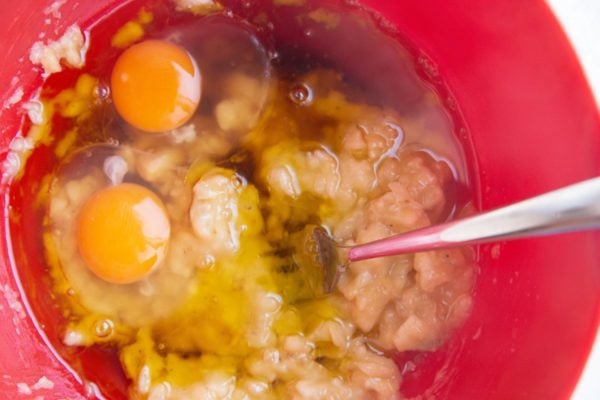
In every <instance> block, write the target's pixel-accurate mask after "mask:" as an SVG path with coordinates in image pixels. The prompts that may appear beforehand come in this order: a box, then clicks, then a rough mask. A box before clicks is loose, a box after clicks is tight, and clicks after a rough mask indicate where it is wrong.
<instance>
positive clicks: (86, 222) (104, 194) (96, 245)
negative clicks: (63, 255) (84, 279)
mask: <svg viewBox="0 0 600 400" xmlns="http://www.w3.org/2000/svg"><path fill="white" fill-rule="evenodd" d="M169 236H170V223H169V219H168V217H167V212H166V209H165V207H164V205H163V203H162V201H161V200H160V198H158V196H157V195H156V194H154V193H153V192H152V191H150V190H148V189H146V188H145V187H143V186H140V185H136V184H131V183H122V184H119V185H115V186H109V187H107V188H104V189H102V190H101V191H99V192H97V193H95V194H94V195H92V197H90V198H89V199H88V200H87V202H86V203H85V204H84V205H83V207H82V209H81V211H80V213H79V216H78V219H77V244H78V248H79V252H80V254H81V256H82V258H83V260H84V262H85V264H86V265H87V267H88V268H89V269H90V270H91V271H92V272H94V273H95V274H96V275H97V276H98V277H100V278H102V279H104V280H105V281H107V282H111V283H118V284H127V283H133V282H136V281H139V280H141V279H143V278H144V277H146V276H147V275H148V274H149V273H150V272H152V271H153V270H154V268H156V267H157V266H158V265H159V264H160V262H161V261H162V260H163V258H164V256H165V254H166V251H167V245H168V242H169Z"/></svg>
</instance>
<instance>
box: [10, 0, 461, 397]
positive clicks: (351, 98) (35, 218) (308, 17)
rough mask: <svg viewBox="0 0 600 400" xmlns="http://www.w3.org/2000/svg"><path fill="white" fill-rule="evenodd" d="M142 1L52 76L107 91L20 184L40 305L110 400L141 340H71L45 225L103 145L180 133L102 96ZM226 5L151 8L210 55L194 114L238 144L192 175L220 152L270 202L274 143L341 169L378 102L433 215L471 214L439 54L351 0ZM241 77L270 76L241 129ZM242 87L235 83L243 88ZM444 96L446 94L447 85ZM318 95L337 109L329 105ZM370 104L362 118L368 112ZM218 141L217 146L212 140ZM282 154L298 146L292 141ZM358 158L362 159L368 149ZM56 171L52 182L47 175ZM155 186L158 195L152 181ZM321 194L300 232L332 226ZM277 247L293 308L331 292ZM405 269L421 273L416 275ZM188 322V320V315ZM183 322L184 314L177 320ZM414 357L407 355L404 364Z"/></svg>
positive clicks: (59, 82) (64, 350)
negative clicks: (132, 121)
mask: <svg viewBox="0 0 600 400" xmlns="http://www.w3.org/2000/svg"><path fill="white" fill-rule="evenodd" d="M140 4H141V2H130V3H128V4H127V5H126V6H125V7H122V8H120V9H118V10H115V11H114V12H113V13H111V14H109V15H107V16H103V18H102V19H101V20H98V21H97V22H95V21H94V23H93V24H91V30H90V43H91V47H90V50H89V52H88V57H87V60H88V61H87V64H86V66H85V68H84V70H83V71H65V72H63V73H60V74H57V75H53V76H51V77H50V79H49V80H48V81H47V82H46V83H45V86H44V87H43V89H42V94H41V96H42V98H46V99H52V98H55V96H56V95H57V94H58V93H59V92H60V91H62V90H63V89H65V88H68V87H72V86H73V85H74V83H75V82H76V80H77V79H78V77H79V76H80V75H81V73H82V72H85V73H89V74H91V75H92V76H94V77H97V78H98V81H99V84H98V86H97V88H99V89H98V93H99V94H100V95H99V96H96V100H95V101H94V104H93V105H91V110H92V116H91V117H90V118H87V119H85V120H80V121H76V120H75V119H71V118H64V117H61V116H58V115H56V116H55V117H54V118H53V120H52V135H53V137H54V138H55V140H54V141H53V142H52V144H50V145H48V146H46V145H42V146H39V147H38V148H37V149H36V150H35V151H34V154H33V155H32V157H31V158H30V159H29V161H28V163H27V165H26V169H25V173H24V175H23V176H22V178H20V179H19V180H18V181H16V182H15V183H14V184H13V186H12V190H11V204H12V212H11V217H12V218H11V234H12V240H13V250H14V254H15V262H16V263H17V266H18V270H19V274H20V278H21V280H22V281H23V284H24V285H23V286H24V289H25V291H26V294H27V297H28V298H29V300H30V303H31V305H32V311H33V313H34V314H35V317H36V318H37V319H38V321H39V322H40V325H41V327H42V329H43V330H44V332H45V334H46V335H47V337H48V338H49V340H50V342H51V343H52V344H53V345H54V346H55V348H56V349H57V351H58V353H59V354H60V355H61V356H62V357H64V359H65V360H66V361H67V362H68V363H69V364H70V365H71V366H72V367H73V368H74V369H75V371H76V372H77V373H78V374H79V375H80V376H81V378H82V379H83V380H84V381H86V382H93V383H94V384H95V385H97V387H98V388H99V390H100V392H101V393H102V394H103V395H104V396H106V397H107V398H111V399H112V398H115V399H116V398H126V397H127V393H128V385H129V384H130V381H129V380H128V378H127V376H126V375H125V373H124V372H123V369H122V367H121V363H120V361H119V351H120V350H121V348H122V347H123V346H124V345H128V344H130V343H131V340H129V341H128V342H126V343H125V344H124V343H120V344H118V345H116V344H114V343H110V342H107V343H105V344H93V345H90V346H66V345H65V344H64V338H65V331H66V329H67V326H68V325H69V323H76V322H77V321H79V320H80V319H81V318H82V316H81V313H80V312H78V311H74V310H73V309H72V307H71V306H70V305H69V301H70V300H68V297H67V296H69V294H68V293H66V292H61V291H60V290H57V284H56V279H55V277H56V275H53V272H52V269H53V268H54V267H53V266H51V265H49V264H50V262H49V260H48V257H49V252H48V249H47V246H46V247H45V243H44V241H43V238H42V236H41V235H40V232H49V225H52V221H51V220H49V219H48V218H47V215H48V199H47V194H48V188H49V185H50V184H51V182H52V180H53V179H54V182H56V179H58V181H60V180H66V181H68V180H71V179H76V178H81V177H82V176H85V175H86V174H91V173H93V172H94V171H96V172H97V171H100V170H101V164H100V163H99V162H98V161H97V159H102V158H103V157H104V152H108V153H111V152H112V151H115V152H116V151H118V148H119V146H133V147H134V149H135V151H137V152H140V153H143V152H148V153H152V152H153V151H155V150H156V149H157V148H160V147H161V146H163V145H164V146H168V145H169V138H161V137H154V138H148V136H144V135H146V134H143V133H139V132H135V131H134V130H133V129H132V128H131V127H129V126H127V124H126V123H124V122H123V121H122V120H121V119H120V117H119V116H118V115H117V114H116V112H115V111H114V109H113V106H112V104H111V102H110V98H109V97H108V96H105V95H103V93H104V91H105V90H106V89H107V88H108V82H109V81H110V72H111V69H112V65H113V64H114V62H115V60H116V58H117V57H118V55H119V54H120V53H121V51H122V50H120V49H115V48H112V47H111V46H110V38H111V37H112V35H113V34H114V32H115V30H116V29H117V28H118V27H119V26H121V25H122V24H123V23H124V22H125V21H128V20H131V19H134V18H135V17H136V15H137V13H138V11H139V9H140ZM223 5H224V6H225V7H224V10H222V11H219V12H217V13H215V14H213V15H208V16H203V17H198V16H193V15H190V14H188V13H182V12H177V11H175V10H174V9H173V8H172V7H171V5H165V4H162V3H158V2H156V3H148V4H145V5H144V8H145V9H146V10H147V11H150V12H152V13H153V15H154V20H153V22H152V23H150V24H149V25H148V26H147V27H146V29H147V31H146V36H145V38H160V39H167V40H171V41H174V42H177V43H179V44H180V45H182V46H183V47H184V48H186V49H187V51H188V52H189V53H190V54H191V55H192V56H193V57H194V58H195V59H196V60H197V62H198V65H199V67H200V70H201V72H202V74H203V79H204V83H203V98H202V102H201V105H200V107H199V109H198V111H197V113H196V115H195V117H194V120H193V121H194V123H196V125H197V127H198V126H199V127H200V129H202V128H203V126H206V127H210V128H207V129H208V130H219V129H221V131H227V132H226V133H225V134H223V135H221V138H225V139H226V140H225V141H226V142H227V143H228V145H227V146H226V147H225V148H224V150H219V149H218V150H215V151H214V152H211V151H208V152H207V153H206V154H201V156H199V157H198V158H199V160H195V159H190V160H187V161H186V162H187V164H186V167H188V168H191V170H192V171H193V172H192V175H194V174H196V172H194V171H195V170H194V168H196V167H197V168H199V169H200V170H202V168H204V167H203V165H202V162H204V161H206V160H209V161H210V162H211V163H214V164H216V165H218V166H220V167H224V168H228V169H230V170H233V171H235V172H236V173H237V174H239V175H240V176H241V177H242V178H244V179H245V180H247V181H248V182H249V183H250V184H253V185H255V186H256V188H257V189H258V192H259V194H260V196H262V197H264V198H266V197H268V196H269V193H270V191H271V190H272V188H271V187H270V186H269V184H270V182H269V181H268V179H266V178H264V177H262V178H261V176H262V175H261V174H262V173H261V168H263V167H260V164H261V162H262V161H261V160H262V158H261V154H263V152H264V151H265V150H266V149H268V148H275V147H276V146H277V145H278V144H280V143H285V142H286V141H290V143H300V145H297V147H298V148H297V149H294V151H298V152H311V151H316V150H320V149H327V151H331V152H332V154H333V159H334V160H336V162H337V163H338V165H339V163H340V162H341V161H340V158H339V157H338V156H339V154H342V153H343V152H344V151H346V150H343V149H341V147H343V146H345V144H344V143H345V142H344V138H342V137H340V134H339V132H341V131H342V130H341V129H339V126H341V125H344V124H345V125H348V126H350V125H351V121H352V118H354V117H352V116H350V117H348V114H347V113H349V114H352V113H353V112H354V111H352V110H354V109H353V106H352V105H353V104H358V105H360V107H363V108H365V107H368V109H369V111H368V114H369V115H371V114H373V115H377V116H382V115H388V114H393V121H394V123H393V124H392V123H391V122H390V123H389V125H393V126H392V127H391V129H392V130H397V133H398V136H399V137H400V136H401V139H400V140H399V141H398V147H397V148H394V151H395V152H397V154H398V155H400V156H399V157H400V158H402V157H405V158H406V157H409V158H410V157H412V159H413V160H416V161H414V162H415V163H416V164H418V165H419V166H424V167H423V168H425V169H427V171H432V173H433V175H434V176H435V179H437V180H438V181H439V184H440V186H441V188H442V189H443V192H444V196H445V201H444V202H443V203H442V205H440V206H438V207H437V208H432V209H431V210H428V211H427V213H428V214H427V215H428V218H429V219H430V222H431V223H435V222H440V221H443V220H445V219H448V218H452V217H454V216H455V215H457V214H458V213H460V212H463V211H462V210H463V209H464V208H465V205H467V204H468V202H469V200H470V198H471V192H470V188H469V180H468V175H469V174H468V170H467V167H466V164H465V161H464V160H465V155H464V154H463V150H462V148H463V147H462V146H461V143H460V142H459V140H458V139H457V135H456V132H455V131H456V130H457V129H458V128H457V127H456V124H455V123H453V121H452V115H451V114H449V113H448V112H447V110H446V109H445V108H444V106H443V104H442V103H441V101H440V99H439V95H438V92H436V89H440V88H437V87H435V86H434V84H433V83H431V82H427V81H426V80H424V79H423V78H425V77H426V75H427V68H426V66H427V65H429V64H427V63H425V64H424V63H423V62H420V63H419V62H417V61H416V60H419V61H423V59H422V58H421V59H419V58H418V57H417V56H415V55H414V54H411V53H409V52H408V51H407V50H405V49H404V48H401V47H400V46H399V45H398V42H397V40H396V39H395V38H394V39H393V38H391V37H389V36H387V35H386V34H384V33H382V32H381V31H380V28H379V27H378V26H377V25H376V24H375V23H374V22H372V19H371V18H370V17H369V15H368V14H367V13H366V12H363V11H361V10H358V9H356V8H353V7H351V6H340V5H337V4H328V5H325V4H321V3H319V2H307V3H306V4H304V5H301V6H294V5H273V4H271V3H270V2H261V3H256V4H255V3H252V4H250V3H249V2H236V1H231V2H223ZM424 66H425V68H424ZM240 73H241V74H242V75H244V76H246V77H249V78H251V79H252V80H253V82H254V83H257V85H258V89H257V91H256V92H255V93H254V95H253V96H252V99H253V101H255V104H254V106H255V108H256V112H257V117H256V121H255V122H252V123H250V126H249V127H248V128H246V127H244V126H243V123H242V126H241V127H240V126H237V125H235V123H234V125H233V126H230V127H229V128H227V129H224V128H223V124H224V123H223V122H222V121H219V118H218V116H215V109H217V108H218V107H219V104H220V103H221V102H222V101H223V100H224V99H226V97H227V96H234V94H231V93H230V94H227V93H226V91H227V89H226V87H227V86H228V83H227V82H228V80H229V79H232V77H233V76H234V75H236V74H238V75H239V74H240ZM233 86H236V85H235V84H234V85H233ZM255 86H256V85H255ZM232 90H233V91H234V92H235V89H232ZM334 92H335V93H341V94H343V96H344V101H341V102H339V103H335V102H333V103H331V102H332V100H331V98H336V97H335V96H334V97H331V94H332V93H334ZM440 92H443V90H441V89H440ZM224 93H225V94H224ZM242 96H243V94H242ZM330 97H331V98H330ZM327 99H329V100H327ZM326 101H329V103H326ZM320 102H323V103H320ZM319 104H325V105H321V108H320V109H317V108H316V107H318V106H319ZM327 104H333V105H330V106H327ZM338 106H339V107H348V110H350V111H348V110H346V111H340V109H339V108H337V107H338ZM328 107H329V108H328ZM387 110H389V111H387ZM269 112H271V113H272V115H274V117H270V118H271V119H267V122H266V123H265V124H266V126H267V128H262V129H258V130H257V129H256V128H255V126H256V125H258V124H260V123H261V122H260V121H264V120H265V115H267V114H268V113H269ZM358 114H359V115H360V116H361V118H362V114H363V111H362V109H361V111H359V112H358ZM344 119H346V120H344ZM250 120H252V118H250ZM203 123H204V124H206V125H202V124H203ZM75 126H76V127H78V129H79V134H78V135H77V138H76V139H75V142H74V145H73V146H72V147H70V148H69V150H68V152H67V153H66V154H64V155H62V154H61V156H60V157H58V156H57V155H56V148H57V146H60V145H59V143H60V141H61V139H63V138H64V137H65V136H66V135H67V133H68V132H69V130H70V129H71V128H73V127H75ZM25 128H27V127H25ZM361 129H362V128H361ZM244 130H246V131H247V130H251V131H252V133H248V132H246V131H244ZM240 132H241V133H240ZM267 133H268V134H267ZM209 136H210V135H208V136H207V137H209ZM207 140H208V139H207ZM400 142H401V143H400ZM206 146H209V145H208V142H207V145H206ZM290 146H291V145H290ZM217 147H218V146H217ZM115 149H116V150H115ZM199 149H200V150H204V146H199ZM200 150H199V151H200ZM277 151H279V150H277ZM281 151H286V150H285V148H284V147H282V148H281ZM86 152H87V153H86ZM88 153H89V154H88ZM199 154H200V153H199ZM360 157H362V156H360ZM360 157H359V156H357V159H358V158H360ZM365 157H366V156H365ZM382 157H383V156H382ZM395 157H396V155H394V156H393V157H392V158H395ZM95 160H96V161H95ZM382 160H383V158H382ZM373 164H374V165H375V167H376V168H379V167H380V165H379V163H378V162H374V163H373ZM382 164H383V161H382ZM357 173H358V172H357ZM323 174H326V172H325V171H324V172H323ZM47 176H49V178H47V179H45V180H44V179H43V178H44V177H47ZM196 179H197V177H196ZM265 179H266V182H265ZM125 180H126V181H131V182H143V181H144V179H143V178H142V177H140V176H139V174H136V173H130V174H128V175H127V176H126V177H125ZM59 186H60V185H59ZM55 187H56V186H55ZM149 187H151V188H152V189H153V190H156V191H160V189H158V188H157V187H154V186H152V184H149ZM55 190H56V189H55ZM378 190H379V189H378ZM374 191H375V192H376V190H374ZM40 193H41V194H40ZM44 196H46V197H44ZM365 196H366V197H365V198H367V197H368V196H367V195H365ZM314 197H315V195H314V193H313V194H311V195H310V196H308V197H307V198H302V199H300V200H298V201H299V202H298V203H294V204H296V207H297V208H298V209H302V208H305V209H307V210H310V211H305V212H304V214H302V213H298V212H296V214H298V215H295V216H294V217H290V219H289V220H287V221H286V222H285V223H284V224H283V226H284V227H285V229H286V230H287V231H288V233H293V232H294V231H296V230H298V228H299V226H301V225H302V224H305V223H314V222H324V221H321V220H319V217H318V215H317V214H316V213H314V212H313V211H312V209H314V208H318V207H321V206H322V205H323V204H325V205H326V206H328V207H332V208H333V209H336V208H339V207H343V205H340V204H338V203H336V201H338V199H337V198H335V199H333V200H331V199H330V200H328V201H321V200H318V199H316V200H315V198H314ZM316 197H318V196H316ZM302 202H304V203H302ZM269 207H271V206H265V205H263V208H262V210H261V211H262V215H263V217H264V218H265V219H267V218H268V217H269V216H270V215H272V214H273V213H274V209H271V208H269ZM315 219H316V220H315ZM286 237H287V236H286ZM46 244H47V243H46ZM269 244H270V246H271V249H270V250H271V251H270V253H269V257H272V255H273V254H274V255H275V257H278V258H279V259H280V262H279V264H277V267H278V268H279V273H280V274H281V276H284V275H285V276H284V277H282V278H280V287H279V289H281V293H282V296H283V297H284V298H285V299H287V300H288V301H289V302H290V304H296V303H301V302H306V301H312V300H314V298H315V297H319V296H320V295H319V294H311V293H310V291H308V292H307V290H306V289H305V288H303V287H302V288H299V287H298V284H297V283H296V281H297V280H298V279H300V280H301V279H302V278H301V276H300V275H301V274H300V273H297V272H296V271H294V270H293V265H292V264H291V263H290V262H289V261H290V257H289V254H287V253H286V251H287V250H288V247H289V246H288V243H286V242H285V241H278V240H276V239H273V237H271V238H270V242H269ZM290 265H291V267H290ZM413 274H414V273H413ZM51 276H52V277H54V279H53V278H52V277H51ZM277 276H279V275H277ZM407 279H409V280H414V279H415V278H414V277H413V276H412V275H411V277H410V278H407ZM278 282H279V281H278ZM307 293H308V294H307ZM48 294H50V295H48ZM236 306H237V305H236ZM188 322H189V321H188ZM180 323H181V324H182V326H183V325H185V323H186V321H180ZM177 329H178V325H177V324H176V325H175V326H174V328H173V330H174V331H177ZM164 331H165V329H164V327H163V329H160V328H158V329H157V330H156V331H155V332H154V334H155V335H156V337H162V338H163V339H164V341H165V342H166V343H167V345H166V350H165V349H164V348H163V349H159V350H160V351H159V353H160V352H161V351H162V352H165V351H166V352H168V351H173V352H174V353H177V354H178V356H181V357H182V358H184V359H186V358H194V357H196V356H198V355H199V354H202V352H206V349H205V348H203V347H202V346H199V347H198V348H193V346H192V347H190V346H187V345H183V346H177V345H174V344H173V345H171V346H172V347H169V346H170V345H169V344H168V343H169V340H170V339H169V335H173V333H165V332H164ZM372 336H376V333H373V335H372ZM367 337H368V335H367ZM157 340H158V339H157ZM158 341H160V340H158ZM160 344H161V343H159V345H160ZM437 345H439V343H436V346H437ZM374 347H377V343H375V344H374ZM434 347H435V346H434ZM382 350H385V352H386V354H393V353H394V351H393V350H390V349H387V348H383V349H382ZM244 351H245V350H244ZM420 354H421V353H420V352H416V353H411V352H404V355H400V356H399V357H397V359H398V360H403V363H404V364H406V363H407V362H410V363H412V361H411V360H413V359H414V360H421V359H423V356H420ZM425 354H427V353H425ZM406 358H408V360H404V359H406ZM425 358H426V357H425ZM405 367H406V365H404V367H403V369H401V372H403V373H406V379H405V382H410V374H411V373H412V372H413V371H412V370H411V368H408V369H407V368H405ZM413 390H414V389H413ZM407 394H409V393H407Z"/></svg>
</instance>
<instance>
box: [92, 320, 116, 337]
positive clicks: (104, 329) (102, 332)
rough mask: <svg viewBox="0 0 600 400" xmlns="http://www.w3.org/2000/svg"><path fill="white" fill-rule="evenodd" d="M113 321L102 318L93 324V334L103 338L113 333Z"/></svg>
mask: <svg viewBox="0 0 600 400" xmlns="http://www.w3.org/2000/svg"><path fill="white" fill-rule="evenodd" d="M113 329H114V326H113V322H112V321H111V320H110V319H102V320H100V321H96V323H95V324H94V335H96V336H97V337H99V338H105V337H108V336H110V335H111V334H112V333H113Z"/></svg>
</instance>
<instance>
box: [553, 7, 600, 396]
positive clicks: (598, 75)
mask: <svg viewBox="0 0 600 400" xmlns="http://www.w3.org/2000/svg"><path fill="white" fill-rule="evenodd" d="M547 2H548V4H550V7H551V8H552V9H553V10H554V13H555V14H556V15H557V17H558V19H559V20H560V22H561V24H562V26H563V28H564V29H565V31H566V32H567V36H569V38H570V39H571V43H572V44H573V46H574V47H575V51H576V52H577V55H578V56H579V59H580V61H581V64H582V66H583V70H584V71H585V73H586V75H587V78H588V81H589V83H590V86H591V87H592V91H593V92H594V95H595V97H596V104H597V105H600V0H547ZM598 399H600V329H599V330H598V334H597V335H596V344H595V345H594V349H593V350H592V354H591V356H590V359H589V361H588V364H587V366H586V367H585V370H584V372H583V375H582V377H581V380H580V381H579V384H578V386H577V388H576V389H575V392H574V393H573V396H572V397H571V400H598Z"/></svg>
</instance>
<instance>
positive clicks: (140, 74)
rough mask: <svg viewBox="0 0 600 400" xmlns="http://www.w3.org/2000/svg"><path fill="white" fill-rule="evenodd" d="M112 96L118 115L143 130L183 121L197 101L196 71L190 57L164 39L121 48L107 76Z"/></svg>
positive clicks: (198, 83)
mask: <svg viewBox="0 0 600 400" xmlns="http://www.w3.org/2000/svg"><path fill="white" fill-rule="evenodd" d="M111 92H112V99H113V102H114V105H115V108H116V109H117V112H118V113H119V115H121V117H122V118H123V119H124V120H125V121H127V122H128V123H129V124H131V125H133V126H134V127H136V128H138V129H141V130H143V131H146V132H164V131H168V130H171V129H175V128H177V127H179V126H181V125H183V124H185V123H186V122H187V121H188V120H189V119H190V118H191V116H192V115H193V114H194V112H195V111H196V108H197V107H198V104H199V102H200V94H201V79H200V71H199V69H198V66H197V65H196V62H195V61H194V59H193V58H192V56H191V55H190V54H189V53H188V52H187V51H186V50H185V49H183V48H181V47H180V46H177V45H175V44H173V43H170V42H168V41H164V40H146V41H144V42H141V43H138V44H135V45H133V46H131V47H130V48H128V49H127V50H125V51H124V52H123V53H122V54H121V55H120V56H119V58H118V59H117V62H116V64H115V66H114V68H113V71H112V75H111Z"/></svg>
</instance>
